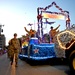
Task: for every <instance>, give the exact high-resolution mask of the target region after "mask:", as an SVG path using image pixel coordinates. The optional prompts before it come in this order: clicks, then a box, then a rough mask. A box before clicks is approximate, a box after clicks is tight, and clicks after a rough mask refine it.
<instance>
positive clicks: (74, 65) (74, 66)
mask: <svg viewBox="0 0 75 75" xmlns="http://www.w3.org/2000/svg"><path fill="white" fill-rule="evenodd" d="M69 67H70V70H71V71H72V72H74V73H75V53H73V54H72V55H71V56H70V60H69Z"/></svg>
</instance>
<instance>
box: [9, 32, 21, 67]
mask: <svg viewBox="0 0 75 75" xmlns="http://www.w3.org/2000/svg"><path fill="white" fill-rule="evenodd" d="M10 45H11V49H10V55H11V57H10V60H11V65H12V64H13V59H14V56H15V67H17V63H18V54H19V52H20V42H19V39H17V33H14V38H12V39H11V40H10Z"/></svg>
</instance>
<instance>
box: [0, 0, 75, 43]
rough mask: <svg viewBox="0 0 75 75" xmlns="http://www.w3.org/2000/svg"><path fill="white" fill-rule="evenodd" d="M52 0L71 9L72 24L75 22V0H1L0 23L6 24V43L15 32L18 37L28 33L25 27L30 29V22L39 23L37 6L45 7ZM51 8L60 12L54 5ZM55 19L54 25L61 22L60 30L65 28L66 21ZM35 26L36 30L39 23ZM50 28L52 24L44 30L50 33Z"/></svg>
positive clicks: (64, 8)
mask: <svg viewBox="0 0 75 75" xmlns="http://www.w3.org/2000/svg"><path fill="white" fill-rule="evenodd" d="M52 2H56V4H57V5H58V6H59V7H61V8H62V9H63V10H67V11H69V13H70V19H71V24H75V8H74V7H75V0H55V1H54V0H0V24H4V25H5V26H4V27H2V28H3V29H4V32H3V34H5V36H6V43H7V42H8V40H9V39H11V38H12V37H13V34H14V33H15V32H16V33H18V37H21V35H24V34H26V32H25V30H24V27H25V26H26V27H27V28H29V29H30V26H28V25H27V24H28V23H33V24H34V22H35V23H37V8H38V7H43V8H45V7H46V6H48V5H50V4H51V3H52ZM49 10H50V11H52V12H53V11H55V12H60V11H59V10H58V9H57V8H55V7H54V6H53V7H51V8H49ZM53 21H55V24H53V26H54V27H56V26H58V24H60V25H61V26H60V30H62V29H64V28H65V21H62V20H55V19H53ZM45 26H46V25H45ZM45 26H44V27H45ZM34 27H35V30H36V29H37V24H36V25H35V26H33V29H34ZM49 29H50V25H48V26H47V28H46V29H45V30H44V31H45V32H47V33H48V32H49Z"/></svg>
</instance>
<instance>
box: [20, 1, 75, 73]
mask: <svg viewBox="0 0 75 75" xmlns="http://www.w3.org/2000/svg"><path fill="white" fill-rule="evenodd" d="M53 5H54V6H55V7H56V8H57V9H59V10H60V12H51V11H47V9H49V8H50V7H52V6H53ZM48 18H54V19H64V20H65V27H66V28H65V29H64V30H63V31H59V32H58V33H57V34H56V35H55V37H54V42H53V43H52V42H50V36H49V34H44V33H43V31H44V29H43V23H46V24H54V23H55V22H48V20H47V19H48ZM43 19H46V20H45V22H43ZM37 21H38V23H37V24H38V30H37V31H36V32H35V33H33V32H34V30H32V29H31V30H32V31H31V30H30V31H27V30H26V29H25V31H27V32H28V33H29V34H28V35H29V36H30V37H29V41H28V44H27V45H26V46H23V48H22V49H23V52H22V53H21V54H20V55H19V57H20V58H21V59H22V58H27V59H31V60H45V59H50V58H65V59H67V60H68V63H69V66H70V69H71V70H72V71H73V72H74V71H75V47H74V46H75V26H74V25H72V26H71V25H70V16H69V12H68V11H64V10H62V8H60V7H59V6H58V5H57V4H56V3H55V2H52V4H51V5H49V6H46V7H45V8H41V7H38V8H37ZM31 33H33V34H32V35H31ZM67 60H66V61H67Z"/></svg>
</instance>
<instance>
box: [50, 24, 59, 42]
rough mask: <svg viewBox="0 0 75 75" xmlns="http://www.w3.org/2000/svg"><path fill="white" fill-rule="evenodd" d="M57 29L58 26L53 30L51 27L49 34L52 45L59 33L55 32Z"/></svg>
mask: <svg viewBox="0 0 75 75" xmlns="http://www.w3.org/2000/svg"><path fill="white" fill-rule="evenodd" d="M59 27H60V25H58V26H57V27H56V28H53V27H52V26H51V30H50V32H49V35H50V42H52V43H54V36H55V35H56V34H57V33H58V32H59V30H57V29H58V28H59Z"/></svg>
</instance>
